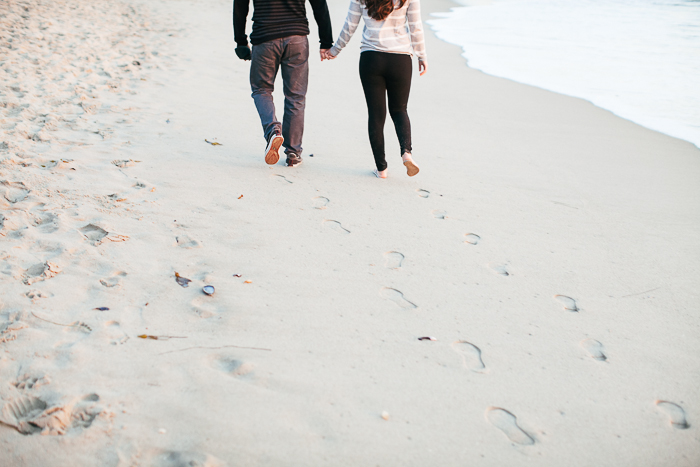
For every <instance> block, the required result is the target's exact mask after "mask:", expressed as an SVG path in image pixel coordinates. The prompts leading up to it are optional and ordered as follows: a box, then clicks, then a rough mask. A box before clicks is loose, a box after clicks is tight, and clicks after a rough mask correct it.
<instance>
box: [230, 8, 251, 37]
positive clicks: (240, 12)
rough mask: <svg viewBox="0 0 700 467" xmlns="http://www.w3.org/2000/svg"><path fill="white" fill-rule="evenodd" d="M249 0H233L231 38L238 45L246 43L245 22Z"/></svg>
mask: <svg viewBox="0 0 700 467" xmlns="http://www.w3.org/2000/svg"><path fill="white" fill-rule="evenodd" d="M249 8H250V0H233V39H234V40H235V41H236V44H238V46H239V47H245V46H247V45H248V36H247V35H246V33H245V23H246V19H247V18H248V9H249Z"/></svg>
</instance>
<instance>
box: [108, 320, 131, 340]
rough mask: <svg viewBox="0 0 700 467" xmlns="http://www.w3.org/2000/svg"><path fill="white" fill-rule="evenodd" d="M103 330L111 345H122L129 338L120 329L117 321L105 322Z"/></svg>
mask: <svg viewBox="0 0 700 467" xmlns="http://www.w3.org/2000/svg"><path fill="white" fill-rule="evenodd" d="M105 330H106V333H107V336H108V338H109V343H110V344H112V345H122V344H125V343H126V341H128V340H129V336H128V335H127V334H126V333H125V332H124V331H122V328H121V326H120V325H119V322H117V321H108V322H106V323H105Z"/></svg>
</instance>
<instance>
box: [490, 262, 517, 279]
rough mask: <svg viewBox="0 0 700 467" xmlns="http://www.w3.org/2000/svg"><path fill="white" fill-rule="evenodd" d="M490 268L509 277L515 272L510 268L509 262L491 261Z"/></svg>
mask: <svg viewBox="0 0 700 467" xmlns="http://www.w3.org/2000/svg"><path fill="white" fill-rule="evenodd" d="M489 268H491V270H492V271H493V272H495V273H496V274H498V275H499V276H504V277H508V276H512V275H513V273H512V272H510V271H509V270H508V265H507V264H501V263H489Z"/></svg>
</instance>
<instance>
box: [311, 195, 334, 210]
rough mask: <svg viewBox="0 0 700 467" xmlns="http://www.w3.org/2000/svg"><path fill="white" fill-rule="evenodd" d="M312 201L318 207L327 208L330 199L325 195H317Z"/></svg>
mask: <svg viewBox="0 0 700 467" xmlns="http://www.w3.org/2000/svg"><path fill="white" fill-rule="evenodd" d="M311 202H312V204H313V206H314V208H316V209H326V208H327V207H328V203H329V202H330V200H329V199H328V198H326V197H325V196H317V197H315V198H313V199H312V200H311Z"/></svg>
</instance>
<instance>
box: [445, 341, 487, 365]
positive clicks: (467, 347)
mask: <svg viewBox="0 0 700 467" xmlns="http://www.w3.org/2000/svg"><path fill="white" fill-rule="evenodd" d="M451 347H452V350H454V351H455V352H457V353H458V354H460V355H461V356H462V363H463V364H464V367H465V368H467V369H469V370H471V371H474V372H477V373H483V372H484V371H485V370H486V365H484V362H483V360H481V349H480V348H479V347H477V346H475V345H474V344H472V343H471V342H467V341H455V342H453V343H452V345H451Z"/></svg>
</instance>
